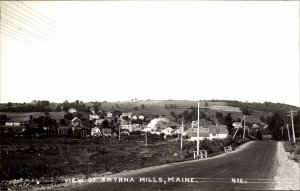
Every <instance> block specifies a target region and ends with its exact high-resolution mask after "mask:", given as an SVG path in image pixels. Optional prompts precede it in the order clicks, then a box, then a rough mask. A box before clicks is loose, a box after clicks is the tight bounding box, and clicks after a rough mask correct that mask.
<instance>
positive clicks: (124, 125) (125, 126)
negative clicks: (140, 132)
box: [120, 124, 133, 132]
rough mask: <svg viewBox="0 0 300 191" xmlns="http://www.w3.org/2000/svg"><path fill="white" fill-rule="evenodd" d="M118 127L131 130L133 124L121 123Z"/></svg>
mask: <svg viewBox="0 0 300 191" xmlns="http://www.w3.org/2000/svg"><path fill="white" fill-rule="evenodd" d="M120 128H121V129H122V130H127V131H129V132H132V131H133V126H132V125H131V124H122V125H120Z"/></svg>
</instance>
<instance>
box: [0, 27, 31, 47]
mask: <svg viewBox="0 0 300 191" xmlns="http://www.w3.org/2000/svg"><path fill="white" fill-rule="evenodd" d="M1 34H4V35H6V36H9V37H10V38H13V39H15V40H17V41H19V42H22V43H24V44H27V45H30V44H28V43H27V42H26V41H23V40H21V39H18V38H16V37H14V36H12V35H10V34H9V33H6V32H4V31H3V29H1Z"/></svg>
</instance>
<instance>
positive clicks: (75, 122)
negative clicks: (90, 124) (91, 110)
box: [71, 117, 82, 126]
mask: <svg viewBox="0 0 300 191" xmlns="http://www.w3.org/2000/svg"><path fill="white" fill-rule="evenodd" d="M71 125H73V126H82V122H81V120H80V119H79V118H78V117H74V118H73V119H72V120H71Z"/></svg>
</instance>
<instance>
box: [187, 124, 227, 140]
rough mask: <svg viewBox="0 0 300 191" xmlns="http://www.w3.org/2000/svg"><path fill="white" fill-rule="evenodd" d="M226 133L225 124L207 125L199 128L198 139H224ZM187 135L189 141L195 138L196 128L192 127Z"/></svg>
mask: <svg viewBox="0 0 300 191" xmlns="http://www.w3.org/2000/svg"><path fill="white" fill-rule="evenodd" d="M227 135H228V130H227V126H226V125H208V126H205V127H203V128H200V132H199V140H204V139H209V140H212V139H225V138H226V137H227ZM188 136H189V137H190V140H191V141H196V140H197V128H194V129H193V131H191V132H190V133H189V134H188Z"/></svg>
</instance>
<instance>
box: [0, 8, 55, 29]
mask: <svg viewBox="0 0 300 191" xmlns="http://www.w3.org/2000/svg"><path fill="white" fill-rule="evenodd" d="M1 3H2V4H3V5H5V6H6V7H9V8H10V9H11V10H12V11H14V12H17V13H18V14H20V15H22V16H23V17H26V18H27V19H29V20H32V21H35V22H36V23H38V24H39V25H41V26H43V27H44V28H45V29H47V30H51V31H52V32H54V33H56V32H55V30H53V29H52V28H50V27H47V26H46V25H44V24H43V23H40V22H39V21H38V20H33V19H32V18H30V17H28V16H27V15H25V14H24V13H22V12H21V11H18V10H17V9H14V8H12V7H11V6H9V5H7V4H4V3H3V2H1ZM3 9H4V8H3ZM7 11H8V12H10V13H12V12H11V11H9V10H7ZM16 15H17V14H16ZM18 17H19V18H22V17H21V16H19V15H18ZM22 19H23V20H25V21H27V22H30V21H28V20H27V19H24V18H22ZM30 23H31V24H32V25H34V26H36V27H40V26H38V25H36V24H33V23H32V22H30ZM54 33H52V34H54Z"/></svg>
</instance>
